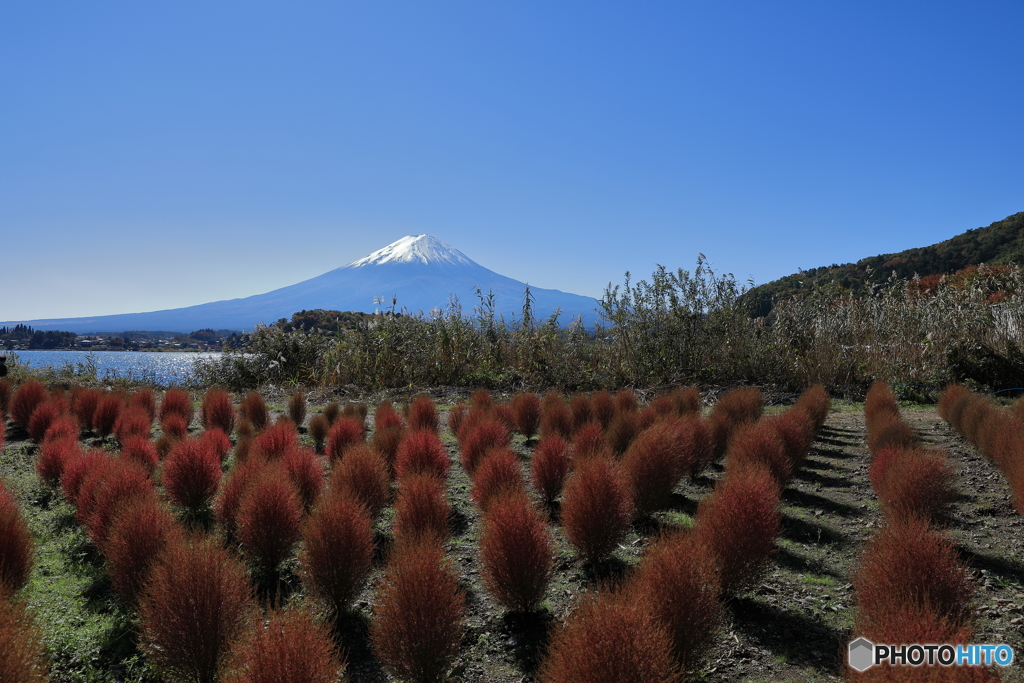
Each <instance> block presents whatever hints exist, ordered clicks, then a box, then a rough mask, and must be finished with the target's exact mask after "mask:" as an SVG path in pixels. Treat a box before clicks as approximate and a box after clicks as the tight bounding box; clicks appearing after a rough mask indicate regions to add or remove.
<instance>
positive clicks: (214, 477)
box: [162, 439, 221, 510]
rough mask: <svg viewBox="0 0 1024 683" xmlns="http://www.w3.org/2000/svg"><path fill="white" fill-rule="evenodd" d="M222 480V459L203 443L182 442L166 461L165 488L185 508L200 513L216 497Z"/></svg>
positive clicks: (189, 440)
mask: <svg viewBox="0 0 1024 683" xmlns="http://www.w3.org/2000/svg"><path fill="white" fill-rule="evenodd" d="M220 477H221V469H220V458H219V457H217V453H216V452H215V451H214V450H213V448H211V447H210V445H209V444H208V443H204V442H202V441H196V440H195V439H184V440H182V441H179V442H177V443H176V444H174V446H172V447H171V452H170V453H168V454H167V459H166V460H164V466H163V475H162V479H163V485H164V488H165V489H167V495H169V496H170V497H171V500H173V501H174V502H175V503H177V504H178V505H181V506H182V507H186V508H189V509H192V510H197V509H199V508H201V507H203V506H205V505H208V504H209V502H210V500H211V499H212V498H213V496H214V494H216V493H217V486H218V484H220Z"/></svg>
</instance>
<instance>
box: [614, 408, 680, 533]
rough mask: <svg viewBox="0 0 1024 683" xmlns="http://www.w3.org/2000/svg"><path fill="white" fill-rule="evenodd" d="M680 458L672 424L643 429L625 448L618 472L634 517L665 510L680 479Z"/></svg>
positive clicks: (660, 424)
mask: <svg viewBox="0 0 1024 683" xmlns="http://www.w3.org/2000/svg"><path fill="white" fill-rule="evenodd" d="M681 458H682V438H681V435H680V431H679V429H678V428H677V425H676V424H675V422H674V421H672V422H670V421H666V422H659V423H657V424H655V425H654V426H652V427H649V428H648V429H645V430H644V431H643V432H641V433H640V435H639V436H637V438H636V439H635V440H634V441H633V443H631V444H630V446H629V448H627V449H626V454H625V455H624V456H623V458H622V466H621V471H622V475H623V478H624V479H625V481H626V486H627V487H628V488H629V491H630V495H631V496H632V500H633V510H634V512H635V513H636V514H637V516H640V517H643V516H646V515H649V514H651V513H652V512H655V511H657V510H661V509H662V508H666V507H668V505H669V503H670V502H671V501H672V490H673V489H675V486H676V484H677V483H678V482H679V479H680V477H681V476H682V471H683V466H682V465H681V462H680V460H681Z"/></svg>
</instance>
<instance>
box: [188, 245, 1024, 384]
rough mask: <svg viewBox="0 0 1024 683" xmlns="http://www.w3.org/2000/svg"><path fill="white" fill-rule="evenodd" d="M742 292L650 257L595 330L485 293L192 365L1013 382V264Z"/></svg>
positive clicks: (350, 373)
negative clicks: (841, 291) (496, 303)
mask: <svg viewBox="0 0 1024 683" xmlns="http://www.w3.org/2000/svg"><path fill="white" fill-rule="evenodd" d="M747 291H748V290H746V289H745V288H743V287H742V286H741V285H739V284H738V283H737V282H736V280H735V278H734V277H733V276H732V275H731V274H725V275H719V274H716V273H714V272H713V271H712V270H711V269H710V268H708V267H707V265H706V264H705V263H704V262H703V261H698V263H697V268H696V269H695V270H694V271H693V272H689V271H686V270H682V269H680V270H678V271H676V272H671V271H668V270H667V269H664V268H659V269H658V270H657V271H655V273H654V274H653V275H652V277H651V278H650V279H649V280H641V281H639V282H632V281H631V280H630V278H629V277H628V274H627V278H626V281H625V283H624V284H623V285H621V286H617V287H609V289H608V290H607V291H606V292H605V295H604V296H603V297H602V299H601V301H600V306H601V308H600V314H601V320H600V323H599V324H598V325H597V326H596V327H593V328H586V327H584V326H583V325H582V324H580V323H579V322H578V321H576V322H573V323H572V324H569V325H568V326H565V325H563V324H561V323H560V321H558V320H557V319H555V320H548V321H546V322H544V323H537V322H536V321H534V320H532V319H530V318H529V316H522V317H517V318H516V319H515V320H513V321H511V322H509V321H506V320H505V319H503V318H502V317H501V316H498V315H496V314H495V312H494V310H493V309H491V308H489V307H488V306H487V305H486V300H484V301H482V303H481V306H479V307H478V308H476V309H475V310H474V311H473V312H472V313H470V314H468V315H467V314H466V313H464V312H463V311H462V310H461V309H459V308H453V309H449V310H447V311H444V312H439V313H435V314H434V315H432V316H429V317H428V316H417V315H403V316H390V315H367V316H365V317H364V318H363V319H362V320H361V321H359V322H358V324H356V325H354V326H353V327H351V328H349V329H344V330H342V331H340V332H339V333H337V334H325V333H323V332H321V331H320V329H318V328H316V327H314V328H312V329H310V330H308V331H307V330H306V329H303V328H301V327H295V326H293V327H292V328H291V329H286V327H287V326H279V325H274V326H271V327H261V328H258V329H257V330H255V331H254V332H252V333H251V334H249V335H248V338H247V344H246V348H245V349H244V353H229V354H226V355H225V356H223V357H222V358H221V359H219V360H217V361H209V362H205V363H202V364H200V365H199V366H198V367H197V374H198V376H199V377H200V379H201V381H203V382H205V383H208V384H219V385H223V386H228V387H231V388H234V389H239V390H240V389H245V388H251V387H255V386H259V385H262V384H265V383H277V382H293V383H300V384H305V385H324V386H339V385H354V386H356V387H360V388H367V389H371V388H385V387H408V386H478V387H486V388H492V389H502V390H517V389H521V388H529V389H546V388H557V389H561V390H563V391H585V390H596V389H603V388H609V389H611V388H620V387H626V386H633V387H644V388H646V387H657V386H668V385H688V384H694V385H700V386H714V385H734V384H738V383H750V384H756V385H761V386H775V387H777V388H779V389H780V390H789V391H794V392H795V391H799V390H802V389H803V388H804V387H807V386H811V385H813V384H819V383H820V384H824V385H825V386H826V387H828V388H829V390H830V392H832V393H833V394H844V395H849V396H858V397H862V396H863V395H864V392H865V391H866V390H867V388H868V386H870V384H871V383H872V382H873V381H875V380H884V381H887V382H889V383H891V384H893V385H897V384H902V383H918V384H926V385H931V386H936V387H939V386H942V385H944V384H946V383H947V382H950V381H959V382H967V383H969V384H973V385H975V386H977V387H980V388H990V389H992V390H995V389H1002V388H1008V387H1016V386H1024V353H1022V352H1021V349H1020V348H1019V345H1018V344H1019V340H1020V339H1021V332H1022V331H1024V306H1022V304H1021V299H1020V297H1019V296H1018V294H1017V293H1018V292H1024V275H1022V272H1021V270H1020V269H1019V268H1017V267H1016V266H1011V267H1006V268H1001V269H992V268H987V267H984V266H982V267H979V268H977V269H975V270H974V272H973V273H972V274H971V276H970V277H965V278H962V279H959V280H957V279H954V278H946V279H943V280H942V281H941V282H937V283H935V285H934V287H930V288H923V287H922V285H921V280H919V279H909V280H908V279H900V278H895V277H890V279H889V280H887V281H886V282H885V283H883V284H881V285H877V286H872V287H870V288H868V289H867V290H865V291H864V292H862V293H859V294H857V293H852V292H850V293H846V294H845V295H839V296H837V295H831V294H828V293H825V292H817V293H813V294H810V295H808V296H806V297H802V298H795V299H793V298H791V299H788V300H781V301H779V302H777V303H776V305H775V307H774V308H773V310H772V312H771V314H770V315H769V316H767V317H755V316H753V315H752V314H751V313H752V310H751V304H750V300H749V298H747V297H746V296H745V295H746V294H747Z"/></svg>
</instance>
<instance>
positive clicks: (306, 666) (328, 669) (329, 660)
mask: <svg viewBox="0 0 1024 683" xmlns="http://www.w3.org/2000/svg"><path fill="white" fill-rule="evenodd" d="M344 667H345V665H344V663H343V660H342V658H341V657H340V656H339V654H338V651H337V647H336V646H335V644H334V640H333V639H332V636H331V631H330V629H329V628H327V627H326V626H325V625H323V624H321V623H318V622H317V621H316V620H315V619H314V616H313V613H312V612H311V611H310V610H308V609H304V608H296V607H290V608H287V609H284V610H281V609H271V610H269V611H268V612H267V615H266V618H265V619H264V618H259V619H253V620H252V621H251V623H250V625H249V630H247V631H246V632H244V633H242V634H241V636H240V637H239V639H238V640H237V641H236V643H235V645H234V646H233V647H232V650H231V653H230V654H229V656H228V663H227V666H226V667H225V668H226V670H227V672H226V674H225V675H224V676H223V677H222V678H221V680H222V681H223V682H224V683H335V682H336V681H338V680H340V679H341V673H342V669H344Z"/></svg>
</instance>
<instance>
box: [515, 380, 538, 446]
mask: <svg viewBox="0 0 1024 683" xmlns="http://www.w3.org/2000/svg"><path fill="white" fill-rule="evenodd" d="M509 408H511V409H512V423H513V425H514V427H515V430H516V431H517V432H519V433H520V434H522V435H523V436H524V437H526V440H527V441H529V440H530V439H532V438H533V437H535V436H536V435H537V430H538V429H540V399H539V398H538V397H537V394H534V393H529V392H520V393H518V394H515V395H514V396H513V397H512V400H511V401H510V402H509Z"/></svg>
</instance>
